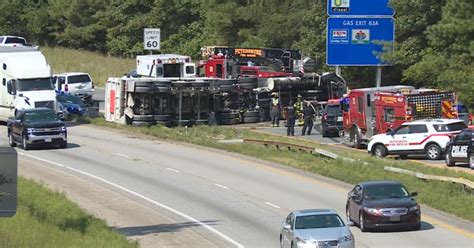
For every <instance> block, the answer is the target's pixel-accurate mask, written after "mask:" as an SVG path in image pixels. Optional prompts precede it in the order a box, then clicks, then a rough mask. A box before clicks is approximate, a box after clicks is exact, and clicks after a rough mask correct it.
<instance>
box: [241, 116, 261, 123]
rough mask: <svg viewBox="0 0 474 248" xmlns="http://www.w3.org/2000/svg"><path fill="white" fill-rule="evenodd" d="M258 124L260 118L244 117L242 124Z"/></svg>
mask: <svg viewBox="0 0 474 248" xmlns="http://www.w3.org/2000/svg"><path fill="white" fill-rule="evenodd" d="M257 122H260V117H244V123H257Z"/></svg>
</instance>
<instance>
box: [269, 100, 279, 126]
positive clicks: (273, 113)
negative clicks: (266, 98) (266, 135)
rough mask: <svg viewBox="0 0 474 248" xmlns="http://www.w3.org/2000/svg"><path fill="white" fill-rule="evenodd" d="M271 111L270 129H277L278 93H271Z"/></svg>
mask: <svg viewBox="0 0 474 248" xmlns="http://www.w3.org/2000/svg"><path fill="white" fill-rule="evenodd" d="M271 105H272V106H271V110H270V118H271V121H272V127H279V126H280V98H279V97H278V93H276V92H273V93H272V103H271Z"/></svg>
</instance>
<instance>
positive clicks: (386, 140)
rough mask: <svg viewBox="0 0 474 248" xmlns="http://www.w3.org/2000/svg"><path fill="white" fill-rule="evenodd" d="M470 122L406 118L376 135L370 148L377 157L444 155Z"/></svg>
mask: <svg viewBox="0 0 474 248" xmlns="http://www.w3.org/2000/svg"><path fill="white" fill-rule="evenodd" d="M466 127H467V126H466V124H465V123H464V122H463V121H462V120H458V119H432V120H416V121H412V122H405V123H403V124H402V125H401V126H400V127H399V128H397V129H395V130H393V131H391V132H388V133H386V134H378V135H374V136H372V138H371V140H370V142H369V144H368V146H367V150H368V152H369V153H370V154H373V155H375V156H377V157H385V156H387V155H400V157H402V158H406V157H407V156H408V155H410V154H426V156H427V157H428V159H431V160H436V159H440V158H441V157H442V155H443V153H444V150H445V148H446V144H447V143H448V142H449V141H450V139H451V136H454V135H455V134H457V133H459V132H460V131H461V130H463V129H465V128H466Z"/></svg>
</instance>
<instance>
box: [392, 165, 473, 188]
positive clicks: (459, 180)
mask: <svg viewBox="0 0 474 248" xmlns="http://www.w3.org/2000/svg"><path fill="white" fill-rule="evenodd" d="M383 169H384V170H386V171H391V172H396V173H401V174H406V175H411V176H414V177H416V178H420V179H423V180H437V181H444V182H452V183H459V184H462V185H464V187H468V188H470V189H473V188H474V182H472V181H469V180H467V179H464V178H455V177H445V176H435V175H426V174H423V173H419V172H414V171H411V170H405V169H400V168H396V167H391V166H384V167H383Z"/></svg>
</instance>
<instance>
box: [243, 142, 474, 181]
mask: <svg viewBox="0 0 474 248" xmlns="http://www.w3.org/2000/svg"><path fill="white" fill-rule="evenodd" d="M243 141H244V143H249V144H257V145H264V146H265V147H270V146H272V147H273V146H274V147H276V148H277V149H278V150H283V149H284V150H288V151H300V152H307V153H310V154H319V155H320V156H323V157H326V158H330V159H342V160H345V161H350V162H360V163H363V164H364V165H370V164H371V163H367V162H364V161H360V160H355V159H351V158H346V157H343V156H340V155H338V154H335V153H332V152H329V151H326V150H322V149H318V148H314V147H309V146H304V145H297V144H291V143H286V142H279V141H268V140H256V139H244V140H243ZM384 170H386V171H391V172H396V173H402V174H407V175H411V176H415V177H417V178H420V179H423V180H437V181H444V182H452V183H458V184H461V185H463V186H464V188H469V189H474V182H472V181H470V180H467V179H464V178H455V177H445V176H435V175H426V174H423V173H419V172H414V171H410V170H405V169H400V168H396V167H391V166H384Z"/></svg>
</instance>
